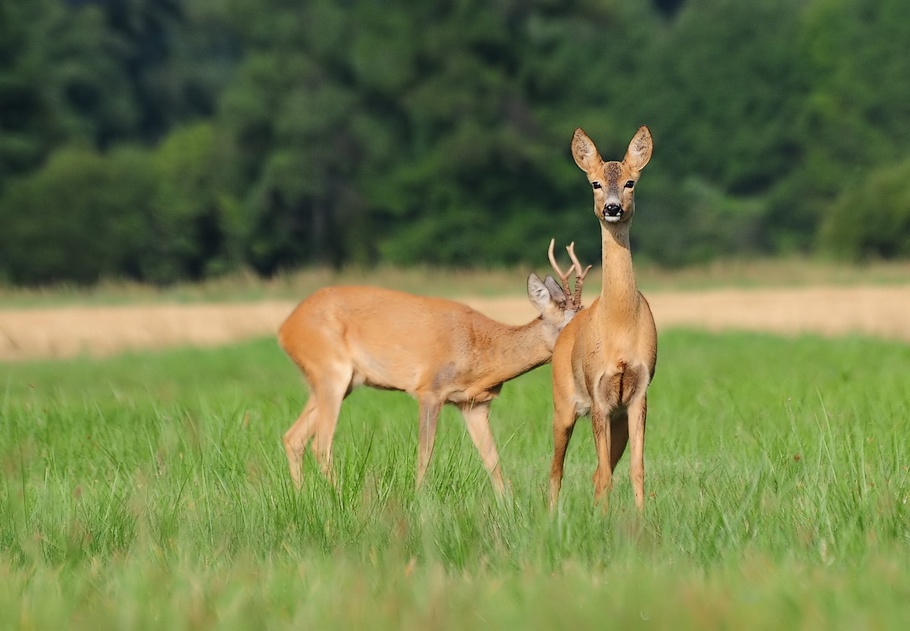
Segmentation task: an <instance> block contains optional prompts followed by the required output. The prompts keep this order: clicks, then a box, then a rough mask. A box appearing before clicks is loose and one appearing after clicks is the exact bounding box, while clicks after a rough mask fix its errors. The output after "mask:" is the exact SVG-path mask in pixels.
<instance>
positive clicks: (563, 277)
mask: <svg viewBox="0 0 910 631" xmlns="http://www.w3.org/2000/svg"><path fill="white" fill-rule="evenodd" d="M555 244H556V239H550V248H549V249H548V250H547V256H548V257H549V258H550V265H551V266H553V271H555V272H556V274H557V275H558V276H559V280H560V281H562V291H563V293H564V294H565V295H566V302H568V303H569V305H570V307H571V308H573V309H581V308H582V304H581V288H582V285H583V284H584V282H585V276H587V274H588V272H589V271H590V269H591V267H592V266H591V265H588V266H587V267H586V268H584V269H582V267H581V263H579V262H578V257H577V256H575V242H574V241H573V242H572V243H570V244H569V245H568V246H567V247H566V252H568V253H569V259H570V260H571V261H572V267H570V268H569V269H568V270H567V271H566V272H563V271H562V268H561V267H559V264H558V263H557V262H556V257H555V256H554V255H553V246H554V245H555ZM572 272H575V291H574V292H573V291H572V290H571V288H570V287H569V277H570V276H571V275H572Z"/></svg>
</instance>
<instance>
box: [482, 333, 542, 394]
mask: <svg viewBox="0 0 910 631" xmlns="http://www.w3.org/2000/svg"><path fill="white" fill-rule="evenodd" d="M497 325H498V326H497V327H495V329H494V330H491V331H489V333H490V335H488V336H485V337H487V339H486V340H485V341H484V343H483V344H482V347H483V348H484V351H483V355H484V357H488V358H492V359H493V361H491V362H489V363H488V365H486V366H485V370H483V372H484V373H485V376H484V378H483V379H482V380H483V381H484V383H488V384H489V385H490V386H492V385H495V384H499V383H502V382H504V381H508V380H509V379H513V378H515V377H518V376H519V375H523V374H524V373H526V372H528V371H529V370H533V369H534V368H537V367H538V366H540V365H542V364H545V363H546V362H547V361H549V360H550V357H551V356H552V355H553V344H554V343H555V341H556V340H555V337H556V334H555V332H554V334H553V335H552V337H553V338H554V339H552V340H550V339H549V337H551V336H550V335H549V331H548V325H547V324H546V323H545V322H544V321H543V319H542V318H537V319H536V320H533V321H532V322H529V323H528V324H524V325H521V326H508V325H506V324H500V323H497Z"/></svg>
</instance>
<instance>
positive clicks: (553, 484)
mask: <svg viewBox="0 0 910 631" xmlns="http://www.w3.org/2000/svg"><path fill="white" fill-rule="evenodd" d="M553 407H554V410H553V463H552V464H551V465H550V511H554V510H556V504H557V502H558V501H559V489H560V488H561V487H562V475H563V468H564V466H565V462H566V450H567V449H568V447H569V441H570V440H571V439H572V432H573V431H574V430H575V421H576V420H578V419H577V417H576V416H575V410H574V408H573V407H572V406H569V405H564V404H560V403H559V402H557V401H556V396H555V392H554V406H553Z"/></svg>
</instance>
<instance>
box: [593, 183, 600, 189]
mask: <svg viewBox="0 0 910 631" xmlns="http://www.w3.org/2000/svg"><path fill="white" fill-rule="evenodd" d="M591 186H593V187H594V188H600V182H591Z"/></svg>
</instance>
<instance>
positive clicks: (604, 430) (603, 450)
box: [591, 403, 613, 508]
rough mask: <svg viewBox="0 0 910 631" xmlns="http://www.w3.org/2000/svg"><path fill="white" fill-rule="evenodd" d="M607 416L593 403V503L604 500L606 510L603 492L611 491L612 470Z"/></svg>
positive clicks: (610, 437) (601, 408)
mask: <svg viewBox="0 0 910 631" xmlns="http://www.w3.org/2000/svg"><path fill="white" fill-rule="evenodd" d="M607 416H608V415H607V412H606V410H604V408H603V406H602V405H598V404H597V403H595V404H594V406H593V408H592V410H591V429H592V430H593V432H594V448H595V450H596V451H597V468H596V469H595V470H594V475H593V477H592V481H593V482H594V502H595V503H598V502H600V501H601V500H604V508H606V500H605V498H604V492H605V491H606V493H607V495H609V494H610V491H611V490H612V489H613V469H612V468H611V467H610V460H609V457H610V454H611V453H612V448H611V443H612V436H611V433H612V432H611V430H612V424H611V423H610V422H609V421H608V420H607Z"/></svg>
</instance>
